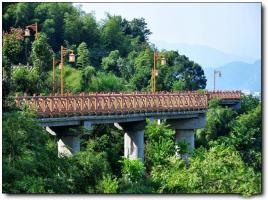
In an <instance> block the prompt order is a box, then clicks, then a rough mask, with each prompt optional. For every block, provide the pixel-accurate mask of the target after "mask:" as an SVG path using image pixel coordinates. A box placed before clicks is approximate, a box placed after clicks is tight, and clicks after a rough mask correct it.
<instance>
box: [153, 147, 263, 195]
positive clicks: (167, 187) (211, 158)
mask: <svg viewBox="0 0 268 200" xmlns="http://www.w3.org/2000/svg"><path fill="white" fill-rule="evenodd" d="M197 151H198V150H197ZM201 151H202V154H204V158H202V159H200V157H199V156H194V157H192V158H190V165H189V167H188V168H186V167H185V165H183V164H182V160H180V159H179V160H178V159H175V160H172V159H171V160H170V161H169V163H168V165H167V166H165V167H163V166H162V167H160V166H159V167H154V168H153V170H152V177H153V180H154V181H156V182H160V183H161V187H160V189H159V192H172V193H239V194H243V195H245V196H248V195H253V194H258V193H260V192H261V188H260V181H261V179H260V174H258V173H257V174H256V173H255V172H254V171H253V170H252V168H248V167H247V166H246V165H245V164H244V163H243V161H242V159H241V158H240V156H239V153H238V152H237V151H236V150H235V149H234V148H233V147H231V146H225V145H218V146H214V147H212V148H210V149H209V150H207V151H203V150H201ZM198 154H199V153H197V154H196V155H198Z"/></svg>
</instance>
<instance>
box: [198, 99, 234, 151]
mask: <svg viewBox="0 0 268 200" xmlns="http://www.w3.org/2000/svg"><path fill="white" fill-rule="evenodd" d="M209 104H210V105H209V109H208V112H207V113H206V126H205V128H204V129H199V130H197V132H196V145H197V146H200V145H203V146H204V147H207V146H208V145H209V142H210V141H213V140H216V139H217V138H218V137H220V136H228V135H229V133H230V130H231V127H232V125H233V123H234V121H235V117H236V116H237V113H236V112H235V111H234V110H232V109H231V108H222V107H221V106H220V105H219V101H218V100H217V99H216V100H211V101H210V102H209Z"/></svg>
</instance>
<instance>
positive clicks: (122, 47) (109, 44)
mask: <svg viewBox="0 0 268 200" xmlns="http://www.w3.org/2000/svg"><path fill="white" fill-rule="evenodd" d="M121 23H122V17H121V16H111V15H109V14H108V15H107V19H106V20H105V21H104V23H103V26H102V27H101V41H102V45H103V47H104V49H105V51H107V52H110V51H113V50H116V49H117V50H119V52H120V55H123V56H125V55H127V53H128V52H129V45H128V43H129V41H130V40H129V37H127V36H126V35H125V34H124V32H123V29H122V26H121Z"/></svg>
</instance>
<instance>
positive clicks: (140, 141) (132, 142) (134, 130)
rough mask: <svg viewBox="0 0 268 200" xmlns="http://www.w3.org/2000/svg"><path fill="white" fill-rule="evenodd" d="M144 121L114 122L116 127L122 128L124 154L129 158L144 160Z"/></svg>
mask: <svg viewBox="0 0 268 200" xmlns="http://www.w3.org/2000/svg"><path fill="white" fill-rule="evenodd" d="M145 125H146V123H145V121H138V122H127V123H120V124H118V123H116V124H115V126H116V127H117V128H118V129H121V130H124V131H125V134H124V156H125V157H126V158H128V159H130V160H137V159H140V160H141V161H142V162H143V161H144V129H145Z"/></svg>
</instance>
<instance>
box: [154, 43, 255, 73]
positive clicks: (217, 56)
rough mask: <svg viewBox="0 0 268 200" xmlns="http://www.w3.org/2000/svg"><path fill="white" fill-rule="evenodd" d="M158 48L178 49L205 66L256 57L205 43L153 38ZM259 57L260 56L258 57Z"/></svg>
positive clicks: (180, 52) (252, 60)
mask: <svg viewBox="0 0 268 200" xmlns="http://www.w3.org/2000/svg"><path fill="white" fill-rule="evenodd" d="M152 42H153V43H154V44H155V45H156V47H157V48H158V49H160V50H161V49H166V50H178V52H179V54H183V55H185V56H187V57H189V59H190V60H193V61H194V62H196V63H198V64H200V65H201V66H202V67H203V68H208V67H213V68H214V67H218V66H222V65H226V64H228V63H231V62H235V61H243V62H246V63H253V62H254V61H255V60H256V59H255V58H248V57H243V56H236V55H232V54H228V53H224V52H222V51H220V50H218V49H215V48H212V47H208V46H204V45H190V44H175V43H174V44H172V43H167V42H164V41H158V40H152ZM258 59H259V58H258Z"/></svg>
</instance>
